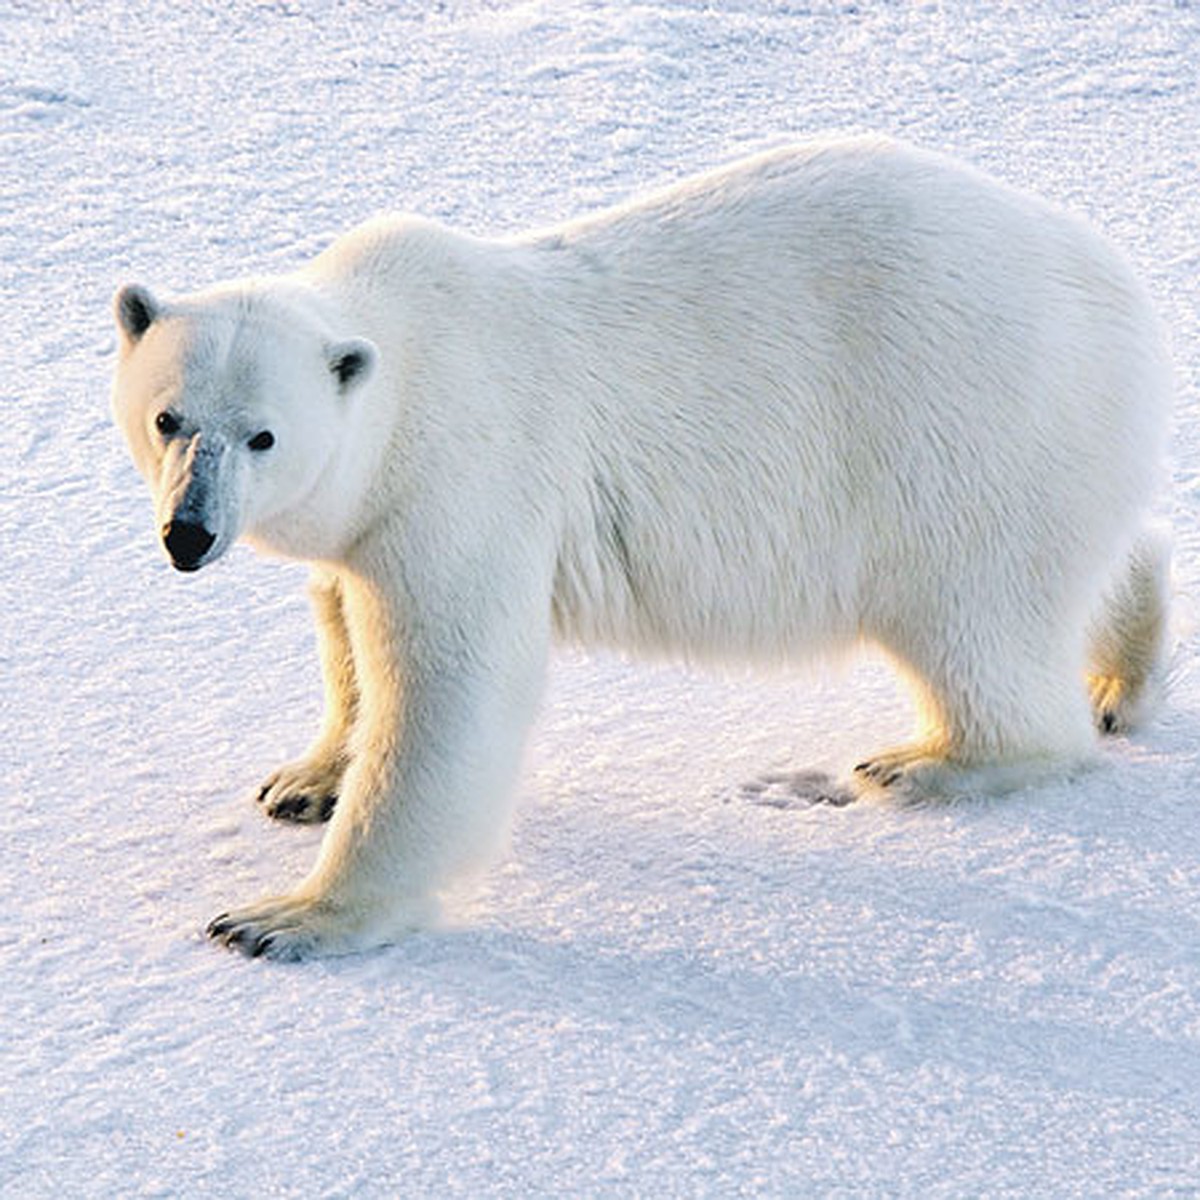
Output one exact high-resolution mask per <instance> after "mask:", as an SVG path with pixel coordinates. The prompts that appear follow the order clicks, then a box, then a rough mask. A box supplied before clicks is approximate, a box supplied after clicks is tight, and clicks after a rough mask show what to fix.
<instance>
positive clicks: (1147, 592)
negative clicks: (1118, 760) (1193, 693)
mask: <svg viewBox="0 0 1200 1200" xmlns="http://www.w3.org/2000/svg"><path fill="white" fill-rule="evenodd" d="M1170 575H1171V543H1170V539H1169V538H1168V536H1167V535H1166V534H1165V533H1164V532H1162V531H1159V530H1147V531H1146V532H1144V533H1143V534H1142V535H1141V536H1140V537H1139V538H1138V540H1137V542H1136V543H1135V544H1134V546H1133V549H1132V550H1130V552H1129V554H1128V555H1127V556H1126V558H1125V560H1124V562H1123V563H1122V566H1121V568H1120V571H1119V573H1118V574H1117V576H1116V578H1115V579H1114V580H1113V582H1112V583H1111V584H1110V585H1109V587H1108V590H1107V591H1106V592H1105V593H1104V596H1103V598H1102V600H1101V604H1100V609H1099V612H1098V613H1097V614H1096V615H1095V617H1093V619H1092V623H1091V625H1090V626H1089V627H1088V677H1087V682H1088V689H1089V691H1090V693H1091V699H1092V714H1093V716H1094V718H1095V722H1096V727H1097V728H1098V729H1099V730H1100V732H1101V733H1126V732H1128V731H1129V730H1130V729H1134V728H1136V727H1137V726H1139V725H1142V724H1144V723H1145V722H1146V721H1148V720H1149V719H1150V718H1151V717H1152V716H1153V715H1154V711H1155V710H1156V709H1157V707H1158V705H1159V703H1160V701H1161V700H1162V698H1163V695H1164V694H1165V692H1166V688H1167V659H1168V637H1169V625H1170V619H1169V616H1170V599H1171V580H1170Z"/></svg>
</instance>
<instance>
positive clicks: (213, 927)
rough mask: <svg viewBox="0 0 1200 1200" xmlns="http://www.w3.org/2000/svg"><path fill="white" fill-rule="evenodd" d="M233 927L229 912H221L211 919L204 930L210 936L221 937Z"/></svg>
mask: <svg viewBox="0 0 1200 1200" xmlns="http://www.w3.org/2000/svg"><path fill="white" fill-rule="evenodd" d="M232 927H233V926H232V923H231V922H230V920H229V914H228V913H221V915H220V916H218V917H213V919H212V920H211V921H209V923H208V925H207V926H206V927H205V930H204V932H205V933H206V934H207V935H208V936H209V937H210V938H221V937H224V936H225V934H227V933H228V932H229V930H230V929H231V928H232Z"/></svg>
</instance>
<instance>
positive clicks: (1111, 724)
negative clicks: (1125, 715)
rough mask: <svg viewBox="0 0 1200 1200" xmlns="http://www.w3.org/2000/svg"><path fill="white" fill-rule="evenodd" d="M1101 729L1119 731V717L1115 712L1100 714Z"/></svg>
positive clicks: (1107, 731) (1109, 731)
mask: <svg viewBox="0 0 1200 1200" xmlns="http://www.w3.org/2000/svg"><path fill="white" fill-rule="evenodd" d="M1100 729H1101V731H1102V732H1103V733H1116V732H1117V717H1116V714H1115V713H1112V712H1104V713H1101V714H1100Z"/></svg>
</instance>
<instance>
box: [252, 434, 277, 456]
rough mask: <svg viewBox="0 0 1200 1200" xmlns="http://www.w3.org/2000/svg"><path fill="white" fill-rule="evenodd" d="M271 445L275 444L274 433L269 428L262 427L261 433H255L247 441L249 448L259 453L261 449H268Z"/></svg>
mask: <svg viewBox="0 0 1200 1200" xmlns="http://www.w3.org/2000/svg"><path fill="white" fill-rule="evenodd" d="M273 445H275V435H274V434H273V433H272V432H271V431H270V430H269V429H264V430H263V431H262V433H256V434H255V435H254V436H253V437H252V438H251V439H250V442H249V446H250V449H251V450H255V451H258V452H259V453H261V452H262V451H263V450H270V448H271V447H272V446H273Z"/></svg>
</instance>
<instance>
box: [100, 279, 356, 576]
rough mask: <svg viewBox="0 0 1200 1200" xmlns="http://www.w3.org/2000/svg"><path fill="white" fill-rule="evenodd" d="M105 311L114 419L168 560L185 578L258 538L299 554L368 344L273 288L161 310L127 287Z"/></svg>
mask: <svg viewBox="0 0 1200 1200" xmlns="http://www.w3.org/2000/svg"><path fill="white" fill-rule="evenodd" d="M115 313H116V321H117V329H118V333H119V341H120V346H119V353H118V362H117V371H116V379H115V383H114V388H113V411H114V415H115V417H116V420H117V424H118V425H119V426H120V428H121V431H122V432H123V433H124V435H125V439H126V441H127V442H128V444H129V449H130V453H131V454H132V455H133V460H134V463H135V464H136V465H137V468H138V470H139V471H140V472H141V473H142V475H143V477H144V478H145V479H146V481H147V483H149V485H150V489H151V491H152V493H153V496H154V505H155V518H156V522H157V528H158V530H159V533H160V535H161V537H162V541H163V545H164V547H165V549H166V551H167V554H168V555H169V557H170V559H171V562H172V563H173V564H174V565H175V566H176V567H177V568H178V569H179V570H181V571H194V570H196V569H198V568H199V567H202V566H205V565H206V564H208V563H211V562H213V561H215V560H216V559H217V558H219V557H220V556H221V555H222V554H223V553H224V552H225V551H226V550H228V549H229V547H230V546H231V545H233V543H234V542H235V541H237V540H238V538H239V537H242V536H251V537H252V536H255V535H256V534H257V535H259V536H260V537H263V539H264V540H265V541H266V542H267V543H268V544H272V543H273V544H276V545H282V547H283V548H284V549H285V552H294V553H297V554H298V555H299V556H301V557H304V556H306V547H305V536H306V531H307V530H310V529H311V530H316V529H318V528H319V527H320V526H321V513H320V509H321V506H322V495H321V492H322V484H324V483H328V482H329V477H330V475H331V474H333V473H334V472H333V470H332V468H333V465H334V462H335V460H336V456H337V453H338V447H339V446H340V444H341V442H342V434H343V430H344V428H345V422H346V421H347V419H348V410H349V409H350V408H351V407H352V405H353V402H354V401H353V394H354V393H355V392H357V391H358V389H359V388H361V387H362V385H363V384H364V383H365V382H366V380H367V379H368V378H369V376H370V375H371V373H372V370H373V368H374V365H375V362H376V358H377V352H376V350H375V347H374V345H373V344H372V343H371V342H369V341H367V340H365V339H362V338H349V339H335V338H333V337H331V336H330V335H329V334H328V332H327V331H326V330H325V329H324V328H323V322H322V320H321V318H320V314H319V313H318V311H317V310H316V308H315V306H314V305H313V304H312V303H311V302H310V300H309V299H308V298H306V297H305V296H304V295H303V293H301V292H300V291H298V290H297V291H296V292H295V293H292V292H289V291H288V290H286V289H281V288H280V287H279V286H278V285H275V286H272V285H269V284H263V285H246V284H243V285H239V286H230V287H227V288H223V289H215V290H213V291H211V292H206V293H202V294H199V295H197V296H194V297H187V298H184V299H180V300H177V301H172V302H170V303H164V302H161V301H159V300H158V299H156V298H155V297H154V296H153V295H152V294H151V292H150V291H149V290H148V289H146V288H145V287H142V286H140V285H136V284H134V285H129V286H126V287H123V288H121V290H120V291H119V292H118V293H117V296H116V300H115ZM280 530H285V531H290V532H288V533H286V534H284V535H283V536H280V533H279V531H280ZM266 531H270V532H271V536H267V532H266ZM292 532H294V537H293V536H292ZM314 536H315V534H314ZM293 543H294V544H293Z"/></svg>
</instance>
